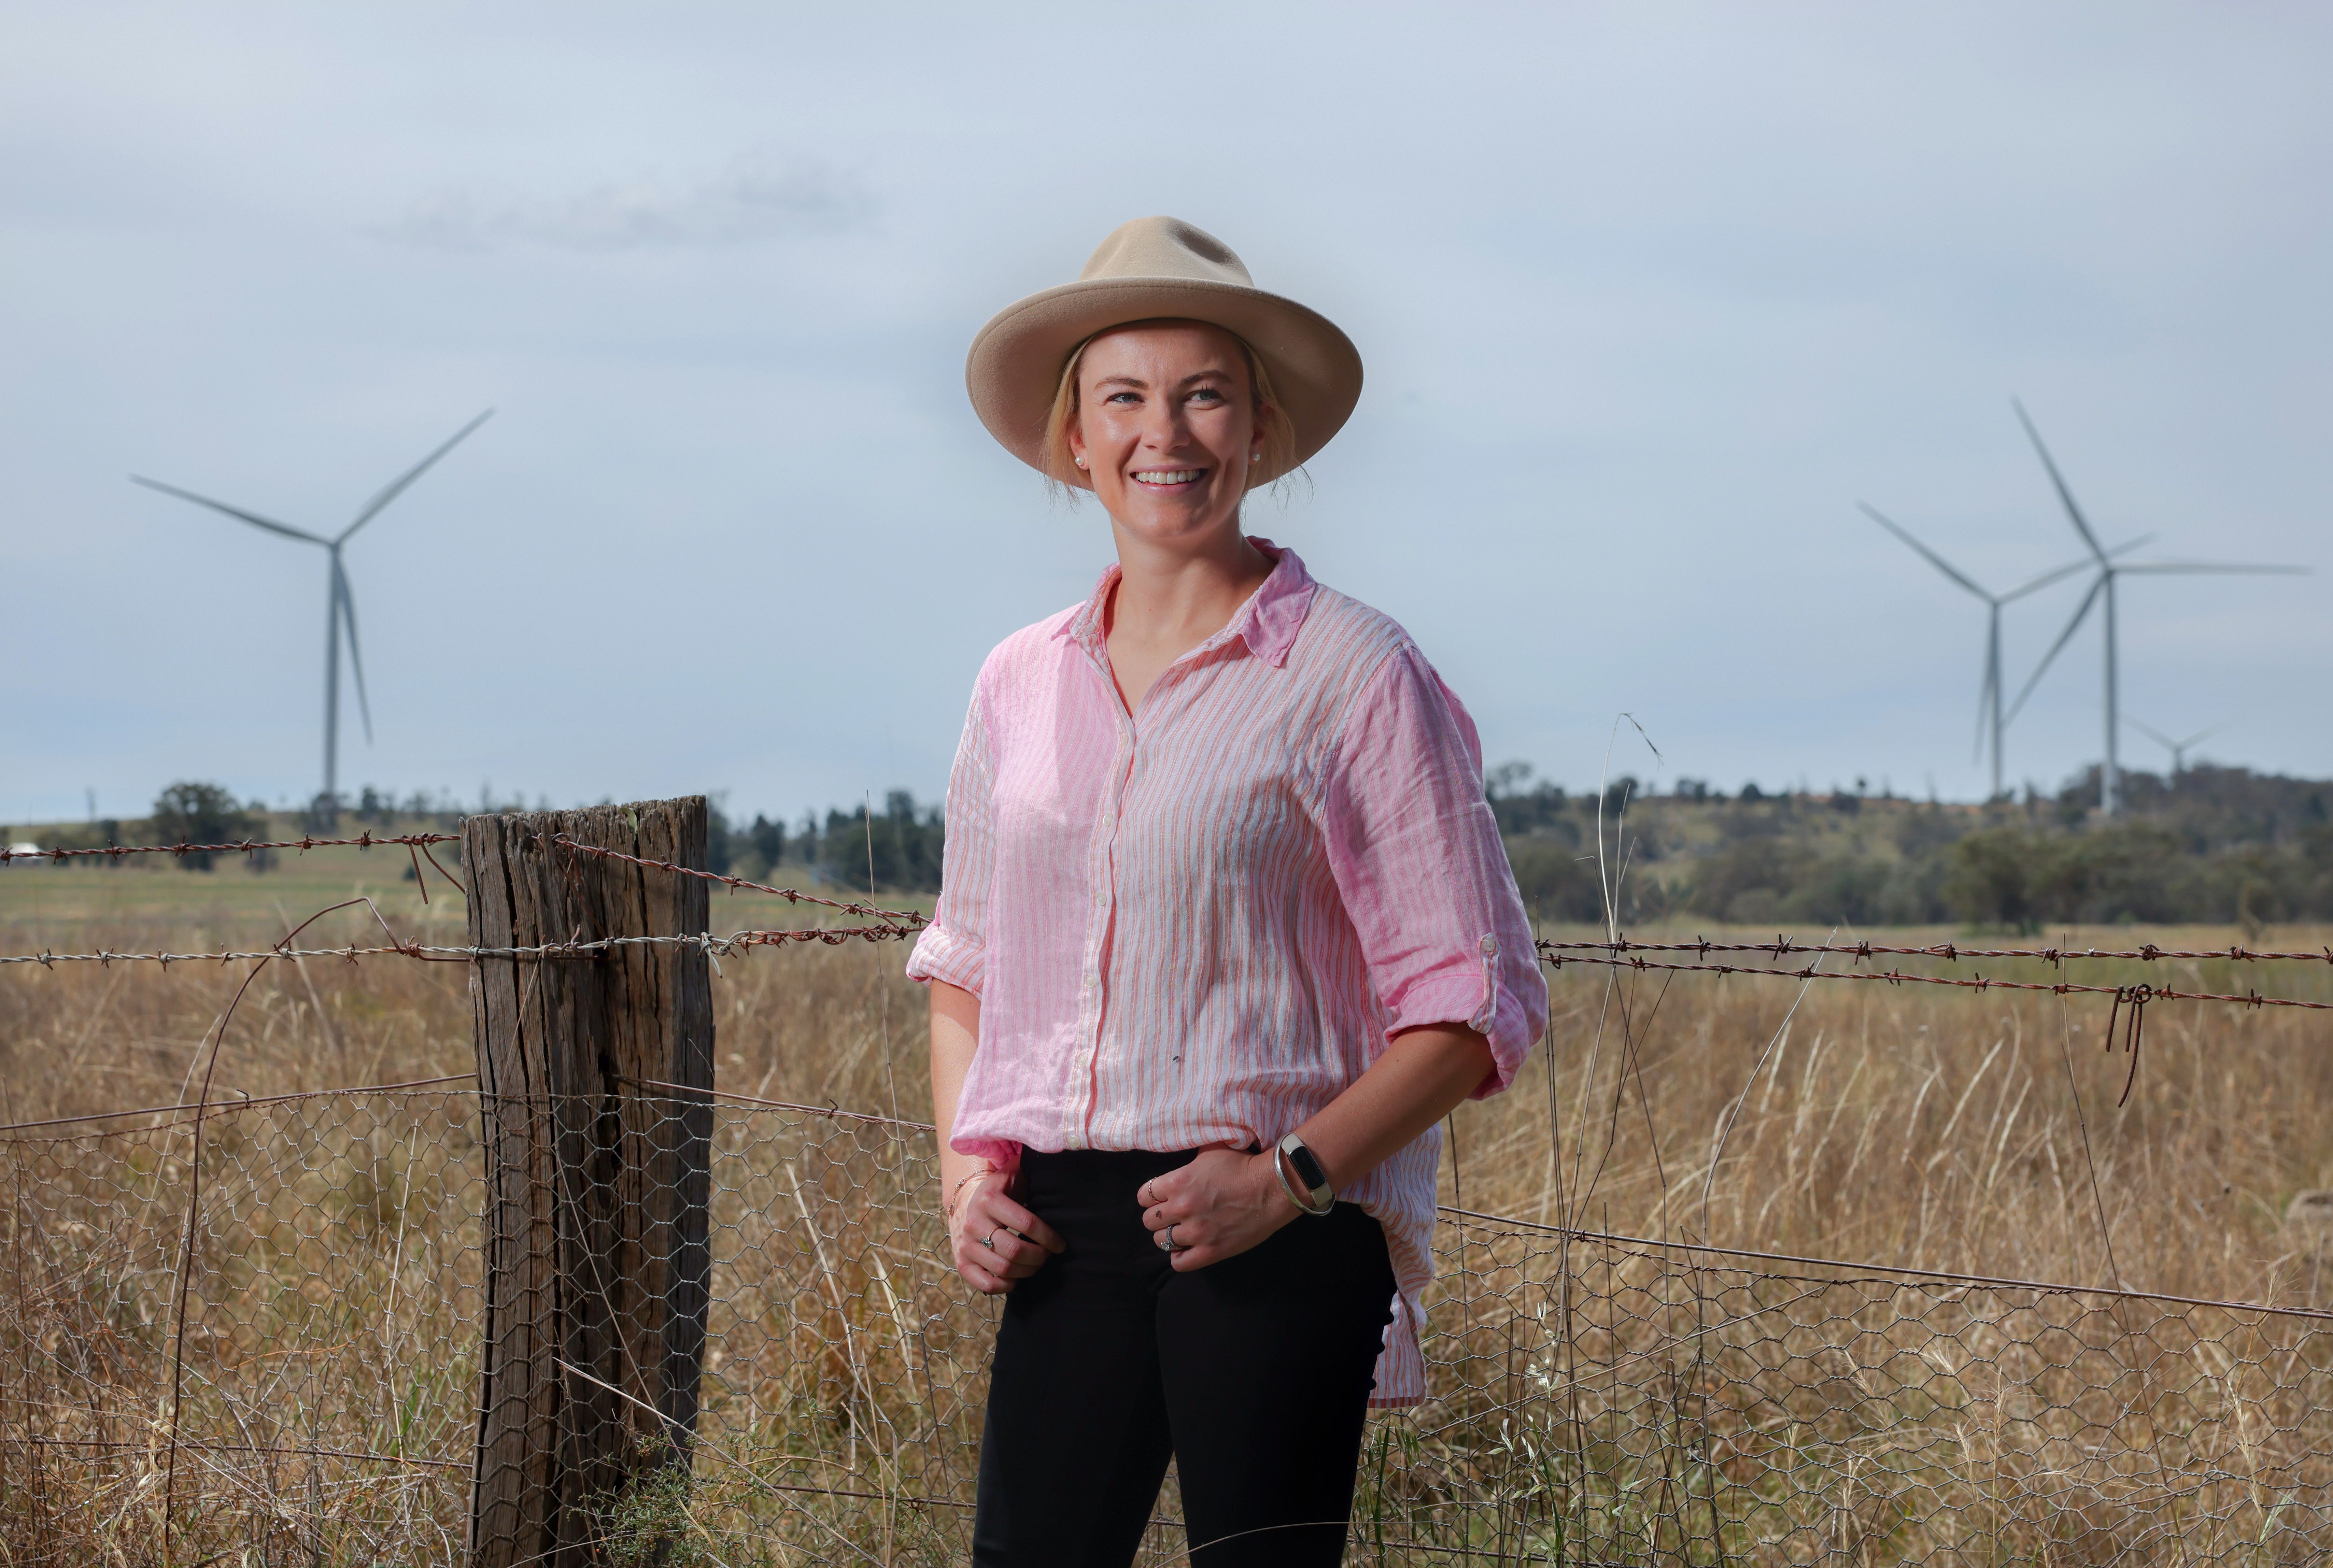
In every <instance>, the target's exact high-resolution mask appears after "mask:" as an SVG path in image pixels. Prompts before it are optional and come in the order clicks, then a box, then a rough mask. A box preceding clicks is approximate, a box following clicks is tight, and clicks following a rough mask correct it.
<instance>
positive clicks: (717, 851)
mask: <svg viewBox="0 0 2333 1568" xmlns="http://www.w3.org/2000/svg"><path fill="white" fill-rule="evenodd" d="M738 837H739V836H738V835H737V834H735V833H734V832H732V831H731V830H730V827H729V818H728V817H725V816H723V815H722V812H721V808H720V807H718V806H715V805H714V804H712V803H711V802H709V801H708V802H706V808H705V869H706V870H707V871H710V872H713V873H714V874H715V875H721V876H726V875H729V868H730V867H731V866H732V865H735V864H736V863H737V838H738Z"/></svg>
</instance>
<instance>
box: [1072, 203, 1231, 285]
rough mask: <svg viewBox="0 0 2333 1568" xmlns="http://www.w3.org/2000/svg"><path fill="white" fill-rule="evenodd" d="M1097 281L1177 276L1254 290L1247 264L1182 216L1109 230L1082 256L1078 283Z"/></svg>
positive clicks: (1136, 222)
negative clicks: (1084, 263)
mask: <svg viewBox="0 0 2333 1568" xmlns="http://www.w3.org/2000/svg"><path fill="white" fill-rule="evenodd" d="M1097 278H1181V279H1186V280H1188V281H1190V282H1205V283H1233V284H1236V285H1238V286H1239V287H1241V288H1253V287H1254V286H1255V281H1254V280H1253V278H1251V277H1249V276H1248V273H1247V266H1246V264H1245V263H1243V262H1242V261H1241V260H1240V259H1239V256H1238V255H1237V254H1236V253H1234V251H1233V250H1232V248H1231V246H1229V245H1227V244H1224V242H1223V241H1221V240H1219V239H1217V238H1215V235H1213V234H1209V233H1207V231H1206V230H1205V229H1203V228H1200V227H1199V226H1198V225H1195V224H1186V223H1185V222H1184V221H1183V220H1182V219H1181V218H1168V217H1157V218H1136V219H1135V220H1134V221H1133V222H1131V223H1124V224H1120V225H1118V227H1116V228H1115V229H1112V230H1111V231H1110V234H1109V238H1108V239H1106V240H1104V241H1102V243H1101V244H1099V245H1097V246H1095V247H1094V253H1093V254H1092V255H1090V256H1089V257H1088V258H1086V267H1085V271H1083V272H1080V273H1079V274H1078V282H1081V283H1085V282H1093V281H1094V280H1095V279H1097Z"/></svg>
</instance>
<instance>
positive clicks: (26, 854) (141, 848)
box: [0, 832, 462, 866]
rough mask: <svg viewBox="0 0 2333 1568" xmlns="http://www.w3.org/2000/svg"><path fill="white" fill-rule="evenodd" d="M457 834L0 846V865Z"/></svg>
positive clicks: (418, 842) (448, 838) (407, 844)
mask: <svg viewBox="0 0 2333 1568" xmlns="http://www.w3.org/2000/svg"><path fill="white" fill-rule="evenodd" d="M461 837H462V836H461V835H460V834H458V833H370V832H368V833H360V834H359V835H357V837H354V838H317V837H312V836H310V837H300V838H245V839H242V840H240V841H238V842H235V843H230V844H184V843H181V844H109V845H107V846H105V847H104V848H102V849H10V848H8V847H7V846H5V845H0V866H5V865H13V864H14V863H15V862H16V861H19V860H47V861H53V862H58V863H62V862H64V861H67V860H79V859H89V858H95V857H102V858H104V859H107V860H117V861H118V860H120V858H121V857H122V856H125V855H175V856H178V857H179V858H180V859H182V860H183V859H185V858H186V857H187V856H189V855H249V854H252V853H254V852H255V851H257V850H262V849H297V850H300V851H302V852H303V853H304V852H305V851H308V850H311V849H332V848H341V847H347V848H353V849H375V848H381V847H389V848H405V849H418V848H427V846H430V845H432V844H455V843H458V842H460V840H461Z"/></svg>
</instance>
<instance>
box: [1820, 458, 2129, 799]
mask: <svg viewBox="0 0 2333 1568" xmlns="http://www.w3.org/2000/svg"><path fill="white" fill-rule="evenodd" d="M1855 504H1856V505H1858V506H1859V507H1861V508H1862V509H1863V514H1864V516H1866V517H1867V518H1869V519H1870V520H1871V521H1874V522H1876V523H1877V524H1878V525H1879V526H1880V527H1882V528H1884V529H1886V530H1887V531H1888V532H1890V533H1892V534H1894V535H1895V536H1896V538H1897V539H1900V540H1903V541H1904V542H1905V543H1906V544H1907V545H1909V546H1911V547H1912V549H1913V550H1916V551H1918V552H1919V555H1920V558H1921V559H1923V560H1925V561H1926V562H1927V563H1928V564H1929V565H1930V566H1932V567H1935V569H1937V570H1938V571H1940V572H1942V573H1944V575H1945V576H1946V577H1948V578H1951V579H1952V580H1953V581H1954V582H1956V583H1958V584H1959V585H1960V586H1961V587H1963V588H1966V589H1968V591H1969V592H1971V593H1973V594H1974V595H1976V597H1977V598H1981V599H1983V601H1984V603H1985V627H1984V682H1983V685H1982V686H1981V687H1980V688H1979V693H1978V696H1977V701H1976V750H1977V755H1979V756H1980V757H1981V756H1983V754H1984V749H1985V742H1986V740H1987V738H1988V737H1987V733H1986V731H1987V730H1988V729H1990V731H1991V736H1990V739H1991V741H1992V797H1991V798H1993V799H1999V798H2000V797H2001V767H2002V762H2001V738H2002V731H2003V730H2005V729H2007V728H2008V725H2009V721H2008V719H2007V717H2006V716H2004V715H2003V714H2002V709H2001V611H2002V606H2004V605H2010V604H2014V603H2015V602H2016V601H2017V600H2019V599H2021V598H2024V597H2025V596H2026V595H2027V594H2030V593H2036V592H2039V591H2040V589H2042V588H2048V587H2049V586H2050V584H2051V583H2053V582H2059V581H2061V580H2063V579H2064V578H2069V577H2071V576H2073V575H2074V574H2075V573H2076V572H2078V571H2079V570H2081V569H2083V568H2084V567H2086V566H2088V565H2089V564H2090V563H2089V562H2088V561H2086V560H2078V561H2076V562H2074V563H2073V564H2072V565H2070V566H2061V567H2059V568H2058V569H2056V570H2055V571H2047V572H2043V573H2042V574H2041V575H2040V577H2037V578H2034V579H2033V580H2032V581H2031V582H2029V583H2027V584H2025V585H2024V586H2022V587H2021V588H2011V589H2010V590H2009V591H2008V592H2007V593H2005V594H1996V593H1992V592H1990V591H1988V590H1987V589H1985V588H1980V587H1978V586H1977V584H1976V581H1975V579H1974V578H1971V577H1970V576H1969V575H1968V574H1967V573H1965V572H1963V571H1962V570H1961V569H1959V568H1957V567H1955V566H1954V565H1953V564H1952V563H1951V562H1950V561H1947V560H1946V559H1944V557H1943V556H1940V555H1938V554H1937V553H1936V552H1935V550H1930V549H1929V548H1928V547H1927V546H1926V545H1925V544H1922V543H1921V542H1920V541H1919V540H1916V539H1915V538H1913V537H1912V535H1911V533H1910V532H1909V531H1907V530H1906V529H1903V528H1901V527H1898V526H1897V525H1896V523H1894V522H1893V521H1889V520H1888V519H1887V518H1886V517H1884V516H1882V515H1881V514H1880V512H1879V510H1878V508H1877V507H1875V506H1873V505H1871V504H1870V503H1869V502H1862V501H1858V502H1856V503H1855ZM2154 537H2155V536H2154V535H2152V534H2147V535H2144V536H2142V537H2140V538H2138V539H2135V540H2131V541H2130V542H2129V543H2128V544H2125V545H2118V546H2117V547H2116V548H2115V550H2114V551H2113V553H2114V554H2116V555H2120V554H2122V553H2123V552H2124V551H2125V550H2136V549H2137V548H2138V547H2139V546H2140V545H2142V544H2145V543H2146V542H2147V540H2150V539H2152V538H2154Z"/></svg>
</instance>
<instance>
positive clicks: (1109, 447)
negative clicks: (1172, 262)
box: [1070, 321, 1263, 543]
mask: <svg viewBox="0 0 2333 1568" xmlns="http://www.w3.org/2000/svg"><path fill="white" fill-rule="evenodd" d="M1262 435H1263V432H1262V431H1261V430H1260V429H1258V427H1257V425H1256V416H1255V399H1254V397H1253V392H1252V390H1251V388H1250V387H1249V385H1248V371H1247V361H1246V358H1245V357H1244V356H1243V354H1242V353H1241V352H1240V347H1239V342H1238V340H1237V339H1234V337H1233V336H1232V335H1231V334H1230V333H1229V332H1226V331H1224V330H1223V329H1221V328H1220V327H1210V326H1207V325H1206V324H1205V323H1204V322H1199V321H1164V322H1154V323H1152V324H1149V325H1147V326H1135V327H1121V328H1118V330H1115V331H1111V332H1108V333H1105V334H1104V335H1102V336H1100V337H1099V338H1096V339H1094V340H1093V341H1092V342H1091V343H1090V344H1088V345H1087V346H1086V351H1085V358H1084V359H1082V360H1081V361H1080V363H1079V367H1078V418H1077V422H1076V424H1075V425H1073V426H1072V427H1071V429H1070V454H1071V455H1073V456H1076V457H1080V458H1082V459H1084V461H1085V471H1086V474H1087V476H1088V477H1089V478H1090V479H1091V480H1092V481H1093V487H1094V493H1095V494H1096V495H1098V496H1099V497H1100V498H1101V503H1102V505H1103V506H1105V507H1107V508H1108V509H1109V515H1110V517H1111V518H1112V519H1113V520H1114V521H1116V522H1117V523H1118V525H1119V526H1120V527H1122V528H1125V529H1128V530H1130V531H1133V532H1135V533H1138V534H1140V535H1142V536H1143V537H1145V538H1147V539H1151V540H1156V541H1157V542H1159V543H1167V542H1171V541H1173V540H1187V539H1190V538H1192V537H1194V536H1196V535H1204V534H1208V533H1212V532H1214V531H1216V530H1217V529H1221V528H1226V527H1231V526H1234V519H1236V518H1237V517H1238V515H1239V503H1240V497H1241V495H1243V493H1245V492H1246V490H1247V478H1248V465H1249V463H1250V461H1251V454H1253V453H1254V452H1255V451H1256V449H1257V445H1258V444H1259V442H1260V440H1261V438H1262Z"/></svg>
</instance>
